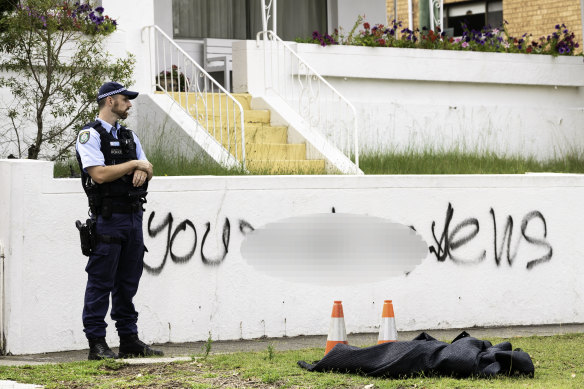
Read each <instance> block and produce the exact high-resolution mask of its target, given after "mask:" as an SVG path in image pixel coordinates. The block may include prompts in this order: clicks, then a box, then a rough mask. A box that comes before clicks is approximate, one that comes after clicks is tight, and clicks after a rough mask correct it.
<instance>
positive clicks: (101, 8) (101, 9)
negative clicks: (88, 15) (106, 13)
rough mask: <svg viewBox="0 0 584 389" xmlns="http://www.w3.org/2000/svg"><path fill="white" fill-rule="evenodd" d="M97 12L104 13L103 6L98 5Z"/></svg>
mask: <svg viewBox="0 0 584 389" xmlns="http://www.w3.org/2000/svg"><path fill="white" fill-rule="evenodd" d="M95 12H98V13H100V14H102V13H103V7H97V8H96V9H95Z"/></svg>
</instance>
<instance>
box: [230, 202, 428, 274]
mask: <svg viewBox="0 0 584 389" xmlns="http://www.w3.org/2000/svg"><path fill="white" fill-rule="evenodd" d="M427 254H428V245H427V244H426V242H424V240H423V239H422V237H421V236H420V235H419V234H418V233H417V232H416V231H414V230H413V229H412V228H410V227H408V226H405V225H402V224H398V223H393V222H391V221H389V220H387V219H383V218H379V217H374V216H367V215H355V214H346V213H345V214H343V213H327V214H314V215H306V216H298V217H291V218H288V219H283V220H280V221H277V222H274V223H269V224H267V225H265V226H263V227H260V228H257V229H256V230H254V231H253V232H250V233H248V234H247V235H246V238H245V240H244V241H243V243H242V246H241V255H242V257H243V258H244V260H245V261H246V262H247V263H248V264H249V265H251V266H252V267H254V268H255V269H256V270H258V271H260V272H262V273H265V274H268V275H270V276H273V277H278V278H282V279H285V280H288V281H297V282H306V283H314V284H320V285H322V284H327V285H338V284H348V283H349V284H350V283H365V282H367V283H370V282H374V281H381V280H385V279H387V278H390V277H395V276H400V275H403V274H406V273H409V272H411V271H412V270H413V269H414V268H415V267H416V266H417V265H419V264H420V263H422V260H423V259H424V258H426V256H427Z"/></svg>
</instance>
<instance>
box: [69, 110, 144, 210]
mask: <svg viewBox="0 0 584 389" xmlns="http://www.w3.org/2000/svg"><path fill="white" fill-rule="evenodd" d="M87 127H92V128H94V129H95V130H96V131H97V132H98V133H99V136H100V138H101V152H102V153H103V156H104V159H105V165H106V166H110V165H117V164H120V163H124V162H128V161H131V160H135V159H138V156H137V154H136V142H134V136H133V133H132V131H130V130H128V129H127V128H125V127H123V126H121V127H120V128H119V129H118V130H117V135H118V137H117V139H116V138H114V136H113V135H112V134H111V133H109V132H107V130H106V129H105V128H103V126H102V125H101V122H100V121H99V120H96V121H94V122H91V123H89V124H88V125H87V126H85V127H84V128H87ZM77 162H78V163H79V169H80V170H81V184H82V186H83V189H84V190H85V193H86V194H87V197H88V200H89V208H90V209H91V212H92V213H93V214H95V215H98V214H102V215H103V216H104V217H105V216H110V215H111V213H112V212H114V213H129V212H132V211H135V210H136V209H137V208H138V207H140V208H141V207H142V204H143V203H145V202H146V195H147V193H148V192H147V191H146V190H147V188H148V181H146V182H145V183H144V185H142V186H140V187H137V188H136V187H134V185H133V184H132V178H133V175H124V176H123V177H121V178H118V179H117V180H115V181H112V182H105V183H103V184H97V183H96V182H94V181H93V180H92V179H91V176H90V175H89V174H88V173H86V172H85V171H84V170H83V164H82V163H81V156H80V155H79V152H77Z"/></svg>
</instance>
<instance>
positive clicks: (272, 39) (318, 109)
mask: <svg viewBox="0 0 584 389" xmlns="http://www.w3.org/2000/svg"><path fill="white" fill-rule="evenodd" d="M261 36H263V37H264V39H263V44H264V83H265V88H266V91H271V92H273V93H275V94H277V95H278V96H280V97H281V98H282V99H283V100H284V101H285V102H286V103H287V104H288V105H289V106H290V107H291V108H292V109H293V110H294V111H295V112H296V113H297V114H298V115H299V116H300V117H302V118H303V119H304V120H305V122H306V124H307V125H308V126H309V128H310V129H311V130H313V131H316V132H318V133H320V134H322V135H324V136H325V137H326V138H327V140H328V141H329V142H331V143H332V144H333V145H334V146H335V147H337V148H338V149H339V150H340V151H341V152H342V153H343V154H345V155H346V156H347V157H348V158H349V159H353V162H354V163H355V165H356V166H357V167H359V137H358V130H357V110H356V109H355V107H354V106H353V104H351V103H350V102H349V101H348V100H347V99H346V98H345V97H343V95H341V94H340V93H339V92H338V91H337V90H336V89H335V88H334V87H333V86H332V85H331V84H330V83H329V82H327V81H326V80H325V79H324V78H323V77H322V76H321V75H320V74H318V73H317V72H316V70H314V69H313V68H312V67H311V66H310V65H308V63H306V62H305V61H304V60H303V59H302V58H300V57H299V56H298V54H297V53H296V52H295V51H294V50H293V49H292V48H291V47H290V45H289V44H287V43H286V42H284V41H283V40H282V39H280V37H278V35H276V33H274V32H273V31H269V30H268V31H260V32H258V34H257V36H256V43H257V45H258V47H259V45H260V42H262V40H261V39H260V38H261Z"/></svg>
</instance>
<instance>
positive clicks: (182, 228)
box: [144, 211, 254, 275]
mask: <svg viewBox="0 0 584 389" xmlns="http://www.w3.org/2000/svg"><path fill="white" fill-rule="evenodd" d="M155 217H156V212H154V211H153V212H152V213H151V214H150V216H149V217H148V235H149V236H150V237H151V238H156V237H158V236H159V235H161V236H164V239H165V240H166V248H165V249H164V256H163V258H162V261H161V262H160V265H158V266H150V265H148V264H146V263H144V269H146V271H147V272H148V273H151V274H155V275H157V274H160V273H161V272H162V270H163V269H164V267H165V266H166V262H167V259H168V256H169V255H170V259H171V260H172V261H173V262H174V263H178V264H180V263H187V262H189V261H190V260H191V259H192V258H193V257H194V256H195V253H196V251H197V243H198V234H197V228H196V227H195V224H194V223H193V222H192V221H191V220H189V219H185V220H183V221H182V222H180V223H179V224H178V225H177V226H176V227H174V228H173V224H174V217H173V216H172V213H170V212H169V213H168V214H167V215H166V217H165V218H164V219H163V220H162V221H161V222H160V223H158V224H157V225H156V226H153V224H154V218H155ZM239 230H240V231H241V233H242V234H244V235H245V234H246V233H247V232H249V231H253V230H254V228H253V227H252V225H251V224H249V223H248V222H247V221H245V220H240V221H239ZM163 231H166V233H165V234H161V233H162V232H163ZM210 233H211V222H206V223H205V232H204V234H203V239H202V241H201V248H200V255H201V261H202V262H203V263H204V264H205V265H208V266H218V265H220V264H221V263H223V261H225V258H226V257H227V253H228V252H229V241H230V238H231V222H230V221H229V218H225V221H224V222H223V229H222V230H221V241H222V243H223V247H222V248H221V250H220V251H221V252H220V253H217V254H209V253H206V250H205V243H206V242H207V238H208V237H209V234H210ZM179 236H180V238H181V239H182V240H183V242H185V241H186V242H188V244H187V246H186V247H188V251H187V252H185V253H180V254H177V253H176V252H175V250H174V249H173V246H174V242H175V240H176V239H177V238H178V237H179Z"/></svg>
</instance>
